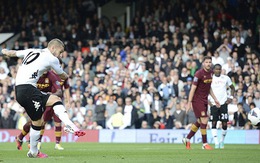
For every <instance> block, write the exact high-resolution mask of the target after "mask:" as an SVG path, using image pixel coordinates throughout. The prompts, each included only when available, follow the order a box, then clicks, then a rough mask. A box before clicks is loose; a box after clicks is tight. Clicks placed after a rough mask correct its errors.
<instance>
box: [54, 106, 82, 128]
mask: <svg viewBox="0 0 260 163" xmlns="http://www.w3.org/2000/svg"><path fill="white" fill-rule="evenodd" d="M53 110H54V113H55V114H56V115H57V116H58V117H59V118H60V120H61V121H62V122H63V123H64V124H65V125H66V126H67V125H68V126H70V127H71V128H72V129H73V130H74V131H78V130H79V129H78V127H77V126H76V125H75V124H74V123H73V122H72V121H71V120H70V119H69V115H68V113H67V111H66V109H65V107H64V106H63V105H55V106H54V107H53Z"/></svg>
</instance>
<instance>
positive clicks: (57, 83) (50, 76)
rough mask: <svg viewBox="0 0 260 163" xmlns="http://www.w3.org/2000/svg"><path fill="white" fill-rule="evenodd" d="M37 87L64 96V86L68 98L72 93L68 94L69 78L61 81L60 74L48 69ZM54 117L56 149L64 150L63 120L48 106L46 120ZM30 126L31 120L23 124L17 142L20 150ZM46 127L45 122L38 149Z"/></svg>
mask: <svg viewBox="0 0 260 163" xmlns="http://www.w3.org/2000/svg"><path fill="white" fill-rule="evenodd" d="M37 88H38V89H40V90H41V91H42V92H46V93H52V94H56V95H57V96H59V97H61V98H62V97H63V88H64V89H65V96H66V98H69V97H70V94H68V93H69V83H68V80H66V81H61V79H60V78H59V76H58V75H57V74H55V73H54V72H53V71H48V72H46V73H44V74H43V75H42V76H41V77H40V79H39V80H38V82H37ZM52 117H53V120H54V124H55V136H56V145H55V149H58V150H63V149H64V148H62V147H61V146H60V140H61V135H62V132H61V120H60V119H59V118H58V117H57V116H56V115H55V114H54V110H53V109H52V107H46V109H45V112H44V116H43V119H44V122H45V123H46V122H48V121H50V120H51V119H52ZM30 126H31V121H29V122H27V123H26V124H25V125H24V126H23V130H22V132H21V133H20V134H19V136H18V137H17V139H16V142H17V149H18V150H21V149H22V140H23V138H24V136H26V135H27V134H28V133H29V131H30ZM44 128H45V124H44V125H43V126H42V129H41V135H40V140H39V143H38V149H39V148H40V146H41V138H42V136H43V133H44Z"/></svg>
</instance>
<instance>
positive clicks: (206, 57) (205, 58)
mask: <svg viewBox="0 0 260 163" xmlns="http://www.w3.org/2000/svg"><path fill="white" fill-rule="evenodd" d="M207 59H210V60H212V58H211V57H210V56H205V57H204V58H203V61H202V62H204V61H205V60H207Z"/></svg>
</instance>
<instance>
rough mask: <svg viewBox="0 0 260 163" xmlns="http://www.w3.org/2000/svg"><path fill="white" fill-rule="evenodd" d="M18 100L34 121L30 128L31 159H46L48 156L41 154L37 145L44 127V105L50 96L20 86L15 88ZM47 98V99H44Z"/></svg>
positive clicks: (32, 87)
mask: <svg viewBox="0 0 260 163" xmlns="http://www.w3.org/2000/svg"><path fill="white" fill-rule="evenodd" d="M15 91H16V92H15V93H16V100H17V102H18V103H19V104H20V105H21V106H23V107H24V108H25V110H26V112H27V114H28V116H29V117H30V118H31V120H32V124H31V128H30V150H29V152H28V153H27V156H28V157H31V158H35V157H38V158H46V157H48V156H47V155H45V154H43V153H41V152H39V151H38V149H37V143H38V141H39V137H40V130H41V126H42V122H43V119H42V115H43V112H44V110H45V109H44V105H45V102H46V100H45V99H47V98H48V97H49V95H47V94H42V93H41V92H40V91H39V90H38V89H37V88H36V87H34V86H32V85H19V86H16V87H15ZM44 98H45V99H44Z"/></svg>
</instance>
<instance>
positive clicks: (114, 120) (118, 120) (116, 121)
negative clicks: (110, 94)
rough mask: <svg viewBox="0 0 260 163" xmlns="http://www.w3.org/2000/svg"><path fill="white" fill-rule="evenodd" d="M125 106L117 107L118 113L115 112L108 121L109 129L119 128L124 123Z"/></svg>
mask: <svg viewBox="0 0 260 163" xmlns="http://www.w3.org/2000/svg"><path fill="white" fill-rule="evenodd" d="M122 111H123V108H122V107H117V108H116V113H114V114H113V115H112V116H111V117H110V118H109V119H108V121H107V122H106V124H107V128H109V129H111V130H112V129H119V128H120V127H121V126H123V124H124V121H123V120H124V119H123V117H124V115H123V114H122Z"/></svg>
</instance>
